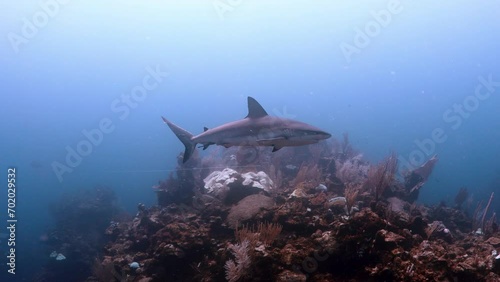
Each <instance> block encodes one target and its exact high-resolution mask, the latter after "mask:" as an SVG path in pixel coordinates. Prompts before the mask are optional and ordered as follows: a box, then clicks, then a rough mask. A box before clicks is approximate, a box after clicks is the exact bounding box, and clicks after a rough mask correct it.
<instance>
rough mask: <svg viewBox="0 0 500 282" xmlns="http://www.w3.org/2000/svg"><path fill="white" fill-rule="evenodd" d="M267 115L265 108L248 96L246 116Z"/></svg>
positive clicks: (258, 116) (257, 116)
mask: <svg viewBox="0 0 500 282" xmlns="http://www.w3.org/2000/svg"><path fill="white" fill-rule="evenodd" d="M264 116H267V112H266V110H264V108H263V107H262V106H261V105H260V104H259V102H257V100H255V99H254V98H252V97H250V96H248V115H247V116H246V117H247V118H260V117H264Z"/></svg>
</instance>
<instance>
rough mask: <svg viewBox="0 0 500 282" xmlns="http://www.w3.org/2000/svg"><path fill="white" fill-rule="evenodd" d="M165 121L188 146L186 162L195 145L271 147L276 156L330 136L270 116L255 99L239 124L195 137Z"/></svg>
mask: <svg viewBox="0 0 500 282" xmlns="http://www.w3.org/2000/svg"><path fill="white" fill-rule="evenodd" d="M162 119H163V121H164V122H165V123H166V124H167V125H168V127H170V129H171V130H172V131H173V132H174V133H175V135H176V136H177V138H179V140H181V142H182V143H183V144H184V146H185V151H184V159H183V162H186V161H187V160H188V159H189V158H190V157H191V155H192V154H193V152H194V150H195V148H196V144H201V145H203V150H205V149H206V148H208V147H209V146H210V145H220V146H224V147H226V148H229V147H231V146H272V147H273V152H275V151H277V150H279V149H281V148H283V147H289V146H302V145H307V144H314V143H318V142H319V141H321V140H324V139H328V138H330V137H331V134H329V133H327V132H325V131H322V130H321V129H319V128H317V127H314V126H312V125H309V124H307V123H304V122H300V121H296V120H292V119H286V118H280V117H275V116H270V115H268V114H267V112H266V111H265V110H264V108H263V107H262V106H261V105H260V104H259V102H257V101H256V100H255V99H254V98H252V97H248V115H247V116H246V117H245V118H243V119H241V120H237V121H233V122H229V123H225V124H222V125H220V126H217V127H214V128H211V129H208V128H206V127H205V131H204V132H202V133H200V134H198V135H193V134H191V133H190V132H188V131H186V130H184V129H182V128H180V127H178V126H177V125H175V124H173V123H172V122H170V121H168V120H167V119H166V118H164V117H162Z"/></svg>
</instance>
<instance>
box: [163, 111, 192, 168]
mask: <svg viewBox="0 0 500 282" xmlns="http://www.w3.org/2000/svg"><path fill="white" fill-rule="evenodd" d="M161 118H162V119H163V121H164V122H165V123H166V124H167V125H168V127H170V129H172V131H173V132H174V133H175V135H176V136H177V138H179V140H181V142H182V144H184V147H186V149H185V150H184V158H183V161H182V162H183V163H185V162H187V160H189V158H190V157H191V156H192V155H193V152H194V150H195V148H196V143H194V142H193V141H191V139H192V138H193V134H191V133H189V132H188V131H186V130H184V129H182V128H180V127H178V126H177V125H175V124H173V123H171V122H170V121H168V120H167V119H166V118H164V117H161Z"/></svg>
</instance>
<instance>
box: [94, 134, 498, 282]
mask: <svg viewBox="0 0 500 282" xmlns="http://www.w3.org/2000/svg"><path fill="white" fill-rule="evenodd" d="M193 159H194V160H195V161H193V162H190V164H189V165H190V166H191V167H186V166H185V165H182V164H179V167H178V171H177V177H174V176H171V177H170V178H169V179H168V180H167V181H163V182H160V186H161V187H160V188H158V187H157V192H158V191H161V192H159V193H158V206H153V207H150V208H146V207H144V206H140V207H139V211H138V213H137V215H136V217H135V218H134V219H133V220H130V221H127V222H123V223H120V224H119V225H110V226H109V227H108V228H107V230H106V234H108V236H109V238H110V239H111V241H110V243H109V244H107V245H106V247H105V248H104V253H103V255H102V257H100V259H99V260H97V261H96V263H95V265H94V275H93V276H91V277H89V278H88V279H87V281H99V280H101V281H104V280H103V279H107V280H106V281H142V282H147V281H151V282H154V281H206V282H208V281H499V280H500V255H498V253H497V250H498V248H500V233H498V228H497V224H496V217H495V215H492V216H491V217H489V214H490V213H489V212H488V210H489V206H490V204H491V201H492V199H493V195H492V196H491V197H490V200H489V201H488V204H487V205H486V207H485V208H482V207H481V205H478V208H477V209H476V212H475V213H474V215H473V216H472V217H469V216H468V215H467V214H466V213H465V211H464V210H463V208H462V204H463V202H464V201H465V199H466V198H467V195H466V194H464V193H465V192H464V191H462V192H461V193H462V194H461V195H460V196H457V198H456V202H455V203H456V206H455V207H453V208H452V207H447V206H446V205H442V204H440V205H437V206H423V205H419V204H416V203H415V201H416V200H417V198H418V191H420V190H421V189H422V187H423V186H424V185H425V182H426V180H427V179H428V177H429V175H430V174H431V172H432V168H433V167H434V165H435V164H436V162H437V158H431V159H430V160H429V162H428V163H426V164H424V165H423V166H422V167H420V168H417V169H416V170H414V171H412V172H409V174H408V176H407V177H406V179H405V181H403V182H401V181H400V180H398V179H397V178H396V177H395V175H396V171H397V158H396V155H395V154H391V155H390V156H388V157H387V158H385V159H384V160H383V161H381V162H380V163H378V164H376V165H370V163H369V162H367V161H366V160H364V159H363V158H362V155H360V154H359V153H357V152H356V151H355V150H354V149H353V148H352V147H351V145H350V144H349V138H348V135H347V134H346V135H344V139H343V141H341V142H339V141H336V140H332V141H331V142H322V143H319V144H315V145H310V146H303V147H297V148H283V149H281V150H280V151H278V152H275V153H271V151H270V150H269V149H268V148H267V149H266V148H229V149H227V150H220V149H216V150H214V151H212V152H210V153H208V154H206V155H205V156H200V155H199V156H194V157H193ZM193 163H196V166H198V167H197V169H196V170H195V169H193V168H194V167H193ZM181 175H182V177H183V178H181ZM488 217H489V218H490V219H489V220H486V218H488ZM132 265H133V266H134V267H132ZM102 277H104V278H102Z"/></svg>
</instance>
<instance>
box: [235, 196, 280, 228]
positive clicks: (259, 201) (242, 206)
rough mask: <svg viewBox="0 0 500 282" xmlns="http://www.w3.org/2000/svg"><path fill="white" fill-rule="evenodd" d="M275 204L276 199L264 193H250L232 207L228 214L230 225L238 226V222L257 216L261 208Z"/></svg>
mask: <svg viewBox="0 0 500 282" xmlns="http://www.w3.org/2000/svg"><path fill="white" fill-rule="evenodd" d="M273 206H274V200H273V199H272V198H270V197H267V196H264V195H260V194H257V195H250V196H247V197H245V198H244V199H242V200H241V201H239V202H238V204H237V205H235V206H234V207H232V208H231V210H230V211H229V215H228V216H227V222H228V224H229V226H231V227H233V228H236V227H237V226H238V223H242V222H244V221H246V220H249V219H252V218H253V217H255V216H256V215H257V214H258V213H259V212H260V211H261V210H263V209H270V208H272V207H273Z"/></svg>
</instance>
